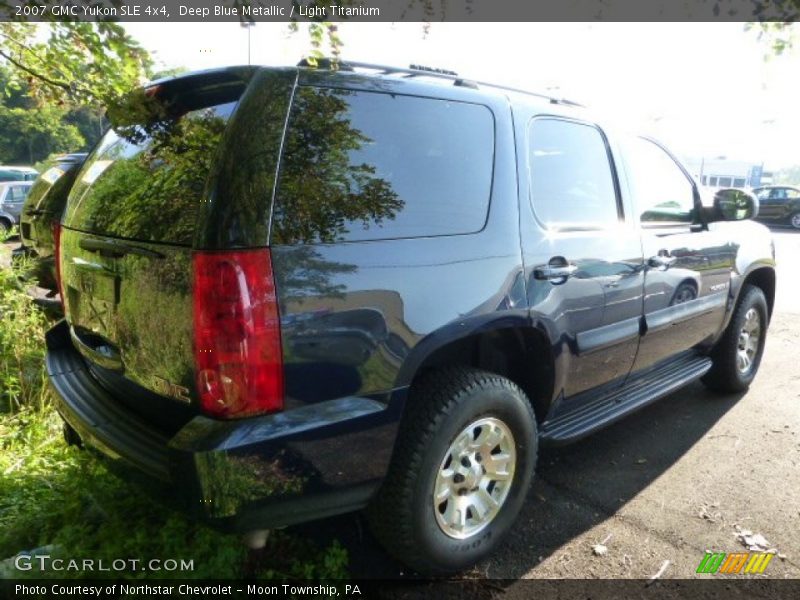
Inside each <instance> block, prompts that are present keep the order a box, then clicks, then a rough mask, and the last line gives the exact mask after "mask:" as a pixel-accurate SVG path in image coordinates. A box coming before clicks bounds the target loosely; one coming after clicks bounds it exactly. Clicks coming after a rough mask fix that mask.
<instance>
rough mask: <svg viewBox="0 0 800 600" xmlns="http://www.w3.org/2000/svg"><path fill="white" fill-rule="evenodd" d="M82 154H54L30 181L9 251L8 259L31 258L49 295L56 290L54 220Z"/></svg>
mask: <svg viewBox="0 0 800 600" xmlns="http://www.w3.org/2000/svg"><path fill="white" fill-rule="evenodd" d="M86 156H87V154H86V153H85V152H84V153H75V154H64V155H61V156H58V157H56V158H55V159H54V160H53V161H52V162H51V164H50V166H49V168H47V169H46V170H45V171H44V173H42V174H41V175H40V176H39V177H38V178H37V179H36V181H35V182H34V183H33V186H32V187H31V190H30V193H29V194H28V197H27V199H26V201H25V205H24V206H23V208H22V214H21V215H20V240H21V242H22V244H21V245H20V246H19V247H18V248H15V249H14V250H13V253H12V260H14V261H19V260H20V259H21V258H22V257H27V258H32V259H34V260H35V261H36V264H35V266H34V269H33V276H34V277H35V279H36V280H37V283H38V285H39V286H40V287H42V288H45V289H47V290H49V291H50V293H51V295H55V294H56V293H57V292H58V286H57V284H56V272H55V262H54V260H53V256H54V248H55V240H56V236H57V233H58V232H57V228H58V223H59V221H60V220H61V215H62V213H63V212H64V206H65V205H66V203H67V196H68V195H69V191H70V189H71V188H72V184H73V183H74V181H75V177H76V176H77V174H78V171H80V168H81V166H82V165H83V162H84V161H85V160H86Z"/></svg>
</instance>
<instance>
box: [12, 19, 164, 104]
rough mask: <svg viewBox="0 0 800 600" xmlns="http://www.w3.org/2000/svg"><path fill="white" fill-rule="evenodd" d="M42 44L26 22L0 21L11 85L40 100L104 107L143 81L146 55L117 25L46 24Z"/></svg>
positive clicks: (148, 66)
mask: <svg viewBox="0 0 800 600" xmlns="http://www.w3.org/2000/svg"><path fill="white" fill-rule="evenodd" d="M49 26H50V35H49V37H48V39H47V41H46V42H42V41H37V39H36V36H35V29H34V27H33V26H32V25H30V24H28V23H0V57H2V58H4V59H5V60H6V61H7V62H8V64H9V65H10V66H11V67H13V70H12V75H13V78H12V81H11V82H10V83H11V84H12V85H14V84H16V85H20V84H21V83H23V82H24V83H25V84H27V86H28V88H29V90H30V95H31V97H32V98H34V99H35V100H37V101H38V102H39V103H52V104H56V105H58V106H67V105H68V106H82V105H94V106H103V107H108V106H109V105H112V104H114V103H116V102H118V101H119V99H120V98H121V97H122V96H123V95H124V94H125V93H127V92H128V91H129V90H131V89H132V88H134V87H136V86H138V85H141V84H142V83H143V82H144V80H145V79H146V77H147V75H148V73H149V70H150V69H151V67H152V64H153V63H152V59H151V58H150V54H149V53H148V52H147V51H146V50H145V49H144V48H142V47H141V45H139V43H138V42H136V41H135V40H134V39H133V38H131V37H130V36H129V35H128V34H127V33H126V32H125V30H124V29H123V28H122V26H121V25H119V24H118V23H110V22H100V23H63V22H54V23H50V25H49Z"/></svg>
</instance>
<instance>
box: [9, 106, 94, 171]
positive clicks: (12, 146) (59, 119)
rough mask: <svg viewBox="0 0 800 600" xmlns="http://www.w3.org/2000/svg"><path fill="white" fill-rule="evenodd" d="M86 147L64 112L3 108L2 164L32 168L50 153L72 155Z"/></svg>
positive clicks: (49, 109) (51, 109) (43, 109)
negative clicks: (21, 164)
mask: <svg viewBox="0 0 800 600" xmlns="http://www.w3.org/2000/svg"><path fill="white" fill-rule="evenodd" d="M84 144H85V140H84V138H83V136H82V135H81V134H80V131H78V128H77V127H75V125H70V124H69V123H66V122H64V111H63V110H59V109H57V108H52V107H50V108H48V107H42V108H40V109H38V110H30V109H28V108H8V107H6V106H0V162H3V163H27V164H29V165H32V164H33V163H35V162H38V161H40V160H42V159H44V158H46V157H47V156H49V155H50V154H53V153H60V152H73V151H75V150H76V149H80V148H81V147H82V146H83V145H84Z"/></svg>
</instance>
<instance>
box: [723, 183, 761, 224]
mask: <svg viewBox="0 0 800 600" xmlns="http://www.w3.org/2000/svg"><path fill="white" fill-rule="evenodd" d="M756 216H758V198H756V197H755V196H754V195H753V194H751V193H750V192H746V191H744V190H738V189H735V188H723V189H721V190H719V191H717V193H716V194H714V208H713V215H712V219H711V220H712V221H742V220H744V219H753V218H755V217H756Z"/></svg>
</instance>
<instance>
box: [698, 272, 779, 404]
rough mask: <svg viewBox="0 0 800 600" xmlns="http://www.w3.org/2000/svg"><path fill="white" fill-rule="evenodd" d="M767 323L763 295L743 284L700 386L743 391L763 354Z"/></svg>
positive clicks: (752, 376) (766, 311)
mask: <svg viewBox="0 0 800 600" xmlns="http://www.w3.org/2000/svg"><path fill="white" fill-rule="evenodd" d="M768 323H769V312H768V310H767V300H766V298H765V297H764V292H762V291H761V288H758V287H756V286H754V285H750V284H746V285H745V286H744V289H742V291H741V295H740V299H739V302H738V304H737V306H736V310H735V312H734V313H733V316H732V317H731V322H730V323H729V324H728V328H727V329H726V330H725V333H724V334H723V336H722V338H721V339H720V340H719V342H717V345H716V346H715V348H714V350H713V351H712V353H711V358H712V360H713V365H712V367H711V370H710V371H709V372H708V373H707V374H706V375H705V376H704V377H703V380H702V381H703V383H705V384H706V386H707V387H708V388H710V389H713V390H717V391H721V392H743V391H745V390H746V389H747V388H748V387H750V383H752V381H753V379H754V378H755V376H756V373H757V372H758V367H759V365H760V364H761V356H762V355H763V354H764V343H765V342H766V339H767V325H768Z"/></svg>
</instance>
